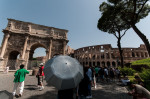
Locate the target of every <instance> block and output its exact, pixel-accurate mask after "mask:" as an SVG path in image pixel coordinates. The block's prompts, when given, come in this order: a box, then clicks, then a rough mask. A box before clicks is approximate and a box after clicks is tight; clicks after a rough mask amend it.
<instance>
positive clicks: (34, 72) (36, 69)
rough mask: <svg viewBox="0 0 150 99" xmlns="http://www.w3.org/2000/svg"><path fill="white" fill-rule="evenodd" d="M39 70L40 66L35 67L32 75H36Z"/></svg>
mask: <svg viewBox="0 0 150 99" xmlns="http://www.w3.org/2000/svg"><path fill="white" fill-rule="evenodd" d="M38 71H39V69H38V68H34V69H33V71H32V76H36V75H37V73H38Z"/></svg>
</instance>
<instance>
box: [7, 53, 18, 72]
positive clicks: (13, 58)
mask: <svg viewBox="0 0 150 99" xmlns="http://www.w3.org/2000/svg"><path fill="white" fill-rule="evenodd" d="M19 56H20V52H19V51H16V50H13V51H11V52H10V53H9V56H8V61H7V66H9V69H10V70H15V69H17V68H18V66H19V65H20V64H19V63H18V60H17V59H18V57H19Z"/></svg>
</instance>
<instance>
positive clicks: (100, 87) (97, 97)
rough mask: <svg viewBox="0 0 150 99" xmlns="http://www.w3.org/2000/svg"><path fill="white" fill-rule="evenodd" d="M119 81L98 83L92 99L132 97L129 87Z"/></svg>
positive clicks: (130, 98)
mask: <svg viewBox="0 0 150 99" xmlns="http://www.w3.org/2000/svg"><path fill="white" fill-rule="evenodd" d="M117 83H118V82H111V83H97V88H96V89H95V88H94V87H93V88H92V94H93V98H92V99H132V97H131V96H129V95H128V94H127V93H128V91H127V89H126V88H125V87H122V86H119V85H118V84H117Z"/></svg>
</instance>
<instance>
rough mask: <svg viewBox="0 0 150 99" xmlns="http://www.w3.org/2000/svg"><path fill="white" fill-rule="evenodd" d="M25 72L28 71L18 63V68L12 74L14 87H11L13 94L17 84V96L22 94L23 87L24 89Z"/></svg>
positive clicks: (27, 72)
mask: <svg viewBox="0 0 150 99" xmlns="http://www.w3.org/2000/svg"><path fill="white" fill-rule="evenodd" d="M26 74H29V71H27V70H26V69H24V65H23V64H22V65H20V69H19V70H17V71H16V72H15V74H14V76H15V79H14V89H13V96H15V94H16V90H17V87H18V86H19V96H20V97H21V96H22V93H23V89H24V80H25V76H26Z"/></svg>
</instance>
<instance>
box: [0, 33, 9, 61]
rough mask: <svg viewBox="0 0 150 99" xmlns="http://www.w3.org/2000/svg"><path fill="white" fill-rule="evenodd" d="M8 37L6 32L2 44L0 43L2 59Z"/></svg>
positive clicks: (0, 56)
mask: <svg viewBox="0 0 150 99" xmlns="http://www.w3.org/2000/svg"><path fill="white" fill-rule="evenodd" d="M9 37H10V34H9V33H6V34H5V35H4V39H3V45H2V50H1V54H0V58H1V59H3V56H4V53H5V50H6V46H7V42H8V38H9Z"/></svg>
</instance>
